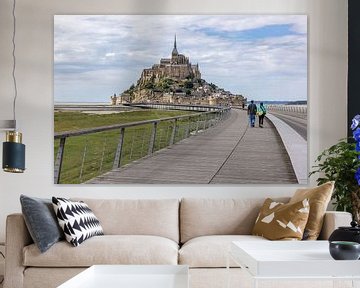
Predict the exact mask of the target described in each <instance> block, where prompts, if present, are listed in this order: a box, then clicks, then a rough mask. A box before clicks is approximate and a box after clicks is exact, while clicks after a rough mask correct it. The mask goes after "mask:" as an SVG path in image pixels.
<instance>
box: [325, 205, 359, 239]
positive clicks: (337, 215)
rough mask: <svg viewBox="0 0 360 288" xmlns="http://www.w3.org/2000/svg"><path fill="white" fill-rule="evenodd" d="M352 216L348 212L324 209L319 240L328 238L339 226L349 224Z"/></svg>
mask: <svg viewBox="0 0 360 288" xmlns="http://www.w3.org/2000/svg"><path fill="white" fill-rule="evenodd" d="M351 220H352V216H351V214H350V213H348V212H342V211H326V213H325V216H324V224H323V227H322V230H321V233H320V236H319V239H321V240H327V239H329V237H330V235H331V233H332V232H333V231H334V230H335V229H337V228H338V227H340V226H350V222H351Z"/></svg>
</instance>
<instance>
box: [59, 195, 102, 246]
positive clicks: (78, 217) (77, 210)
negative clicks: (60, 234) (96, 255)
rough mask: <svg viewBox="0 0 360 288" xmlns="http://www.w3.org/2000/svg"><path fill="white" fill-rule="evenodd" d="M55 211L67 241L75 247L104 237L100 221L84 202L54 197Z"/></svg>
mask: <svg viewBox="0 0 360 288" xmlns="http://www.w3.org/2000/svg"><path fill="white" fill-rule="evenodd" d="M52 202H53V205H54V211H55V213H56V217H57V219H58V221H59V225H60V227H61V228H62V229H63V231H64V234H65V239H66V241H68V242H69V243H71V244H72V245H74V246H79V245H80V244H82V243H83V242H84V241H85V240H87V239H89V238H91V237H94V236H99V235H104V232H103V229H102V227H101V225H100V222H99V220H98V219H97V218H96V216H95V215H94V213H93V212H92V211H91V209H90V208H89V206H87V205H86V203H84V202H79V201H70V200H68V199H65V198H59V197H52Z"/></svg>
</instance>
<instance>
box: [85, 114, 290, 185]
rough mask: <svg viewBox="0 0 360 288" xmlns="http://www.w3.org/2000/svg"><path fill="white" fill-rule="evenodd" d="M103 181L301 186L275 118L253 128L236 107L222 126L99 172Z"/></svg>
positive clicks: (113, 182)
mask: <svg viewBox="0 0 360 288" xmlns="http://www.w3.org/2000/svg"><path fill="white" fill-rule="evenodd" d="M87 183H94V184H95V183H100V184H119V183H120V184H196V183H197V184H209V183H211V184H269V183H272V184H285V183H286V184H296V183H297V180H296V177H295V174H294V171H293V169H292V166H291V162H290V159H289V157H288V155H287V153H286V150H285V148H284V146H283V144H282V142H281V139H280V137H279V135H278V134H277V131H276V129H275V128H274V127H273V126H272V124H271V122H269V121H265V125H264V128H263V129H261V128H249V127H248V123H247V115H246V112H245V111H242V110H234V109H233V110H232V112H231V115H230V117H229V118H228V119H227V120H225V121H224V122H222V123H220V124H219V125H218V126H216V127H213V128H211V129H209V130H207V131H204V132H202V133H199V134H198V135H195V136H192V137H190V138H188V139H185V140H183V141H181V142H179V143H177V144H175V145H173V146H170V147H168V148H165V149H162V150H160V151H157V152H156V153H154V154H153V155H152V156H150V157H147V158H144V159H140V160H137V161H134V162H133V163H131V164H129V165H127V166H125V167H122V168H119V169H115V170H112V171H110V172H108V173H105V174H103V175H101V176H98V177H96V178H94V179H92V180H90V181H88V182H87Z"/></svg>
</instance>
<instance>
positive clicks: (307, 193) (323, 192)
mask: <svg viewBox="0 0 360 288" xmlns="http://www.w3.org/2000/svg"><path fill="white" fill-rule="evenodd" d="M334 184H335V182H334V181H330V182H326V183H324V184H322V185H320V186H318V187H315V188H305V189H298V190H296V192H295V194H294V196H293V197H292V198H291V199H290V203H295V202H298V201H302V200H304V199H305V198H307V199H309V203H310V213H309V219H308V222H307V223H306V227H305V233H304V235H305V234H306V236H307V237H305V239H304V240H316V239H317V238H318V237H319V235H320V232H321V228H322V226H323V222H324V215H325V212H326V209H327V206H328V204H329V202H330V200H331V195H332V193H333V190H334Z"/></svg>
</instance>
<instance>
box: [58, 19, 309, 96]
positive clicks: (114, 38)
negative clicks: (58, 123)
mask: <svg viewBox="0 0 360 288" xmlns="http://www.w3.org/2000/svg"><path fill="white" fill-rule="evenodd" d="M54 22H55V23H54V24H55V25H54V27H55V28H54V29H55V31H54V93H55V95H54V97H55V102H108V101H109V97H110V95H113V94H114V93H116V94H118V93H120V92H122V91H124V90H125V89H127V88H128V87H130V85H131V84H132V83H136V81H137V80H138V79H139V77H140V75H141V72H142V69H144V68H150V67H151V66H152V65H153V64H154V63H158V62H159V61H160V58H169V57H170V54H171V51H172V48H173V42H174V35H175V34H176V35H177V48H178V51H179V53H181V54H185V55H186V56H188V57H189V58H190V61H191V62H192V63H193V64H196V63H198V64H199V68H200V71H201V73H202V78H203V79H205V80H206V81H208V82H212V83H214V84H216V85H218V86H219V87H222V88H224V89H226V90H230V91H231V92H232V93H234V94H242V95H244V96H245V97H247V98H248V99H254V100H306V99H307V17H306V16H305V15H266V16H264V15H224V16H214V15H201V16H193V15H192V16H188V15H167V16H164V15H161V16H160V15H106V16H104V15H57V16H55V17H54Z"/></svg>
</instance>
